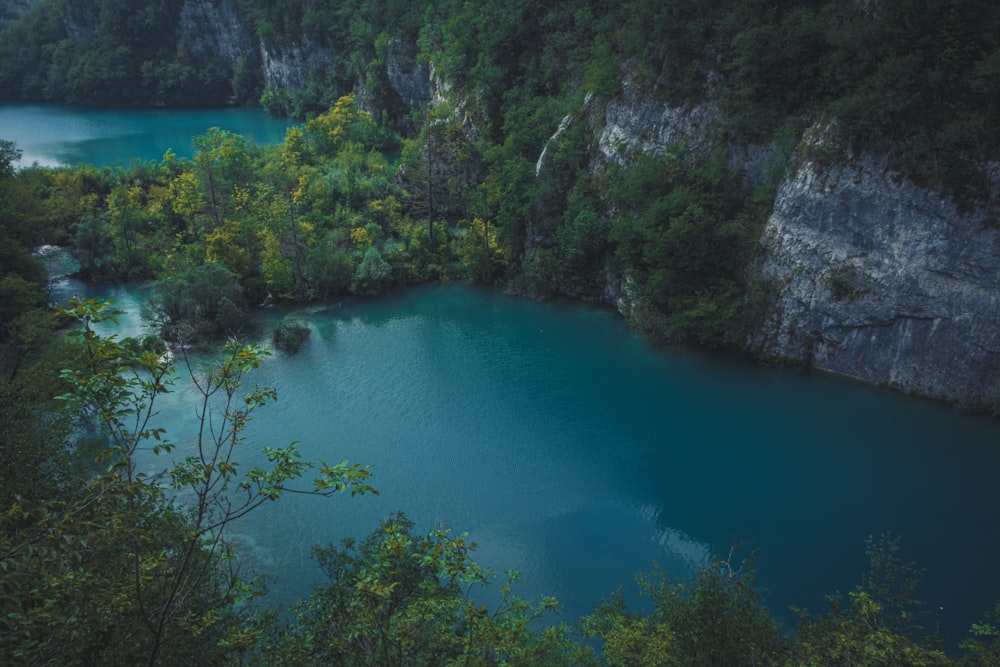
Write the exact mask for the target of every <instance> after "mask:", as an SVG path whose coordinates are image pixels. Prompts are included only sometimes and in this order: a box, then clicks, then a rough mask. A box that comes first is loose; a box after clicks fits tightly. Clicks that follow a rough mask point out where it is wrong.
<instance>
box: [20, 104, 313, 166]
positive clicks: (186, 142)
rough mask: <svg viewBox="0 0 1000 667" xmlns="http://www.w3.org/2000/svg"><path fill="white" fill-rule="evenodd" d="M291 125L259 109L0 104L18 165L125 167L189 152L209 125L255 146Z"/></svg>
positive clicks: (278, 137) (271, 141) (274, 140)
mask: <svg viewBox="0 0 1000 667" xmlns="http://www.w3.org/2000/svg"><path fill="white" fill-rule="evenodd" d="M293 124H294V123H293V121H290V120H288V119H283V118H282V119H278V118H271V117H269V116H268V115H267V114H266V113H264V112H263V111H261V110H260V109H182V110H168V109H141V110H132V109H127V110H119V109H112V110H108V109H84V108H79V107H72V106H66V105H60V104H0V139H5V140H7V141H13V142H14V143H16V144H17V147H18V148H20V149H21V150H22V151H23V153H24V154H23V156H22V158H21V163H20V166H22V167H28V166H31V165H32V164H36V163H37V164H38V165H40V166H43V167H54V166H60V165H73V164H80V163H87V164H93V165H97V166H99V167H104V166H126V165H128V164H129V163H130V162H131V161H133V160H139V161H149V160H160V159H162V158H163V155H164V153H166V152H167V150H172V151H173V152H174V153H176V154H177V156H178V157H182V158H190V157H191V156H192V154H193V149H192V144H191V138H192V137H194V136H197V135H199V134H204V133H205V132H206V131H207V130H208V129H209V128H211V127H220V128H222V129H223V130H228V131H230V132H233V133H236V134H241V135H243V136H245V137H247V138H248V139H251V140H253V141H255V142H256V143H260V144H275V143H279V142H281V141H283V140H284V138H285V132H286V130H287V129H288V128H289V127H290V126H292V125H293Z"/></svg>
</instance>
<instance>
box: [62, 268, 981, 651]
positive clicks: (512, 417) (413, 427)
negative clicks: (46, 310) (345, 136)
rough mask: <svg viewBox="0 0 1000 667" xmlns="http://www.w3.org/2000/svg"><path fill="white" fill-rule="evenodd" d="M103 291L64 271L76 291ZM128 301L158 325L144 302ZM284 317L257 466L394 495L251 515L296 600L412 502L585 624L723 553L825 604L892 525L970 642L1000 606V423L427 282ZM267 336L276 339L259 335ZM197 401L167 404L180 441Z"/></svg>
mask: <svg viewBox="0 0 1000 667" xmlns="http://www.w3.org/2000/svg"><path fill="white" fill-rule="evenodd" d="M87 289H88V288H86V287H84V286H82V285H79V284H73V283H68V282H64V283H61V286H60V287H59V288H58V290H57V296H58V295H59V294H67V293H71V292H80V291H86V290H87ZM93 289H97V290H98V291H100V292H103V293H105V294H109V295H111V296H114V297H116V298H117V299H118V300H119V304H120V305H123V306H125V307H126V308H127V309H128V310H129V311H130V314H129V315H128V316H127V317H126V318H125V319H124V320H123V326H124V327H125V328H126V329H129V330H131V331H133V332H134V331H137V330H139V329H141V327H142V325H143V320H142V317H141V311H140V309H139V308H138V305H139V303H140V301H141V295H140V293H138V292H136V291H134V290H131V289H126V288H121V287H117V288H111V289H110V290H109V289H108V288H93ZM285 316H295V317H300V318H303V319H304V320H305V321H307V322H308V324H309V326H310V328H311V330H312V336H311V338H310V340H309V342H308V344H307V346H306V347H305V348H304V349H303V351H302V352H301V353H300V354H299V355H297V356H293V357H287V356H281V355H276V356H274V357H272V358H270V359H269V360H268V361H267V362H266V363H265V364H264V366H263V367H262V368H261V369H260V371H259V372H258V374H257V376H256V378H255V381H257V382H259V383H262V384H266V385H271V386H274V387H275V388H276V389H277V391H278V395H279V400H278V402H277V403H276V404H274V405H271V406H268V407H267V408H265V409H264V411H263V412H262V413H260V415H259V416H258V418H257V420H256V421H255V423H254V426H253V434H252V438H251V442H250V443H248V446H247V449H246V452H247V459H246V461H245V465H247V466H249V465H251V464H252V463H254V462H256V460H257V458H256V457H257V455H256V454H253V452H254V451H257V450H259V449H260V447H262V446H263V445H265V444H268V445H280V444H286V443H288V442H290V441H291V440H299V441H301V443H302V444H301V447H302V451H303V454H304V456H305V457H306V458H309V459H325V460H328V461H330V462H339V461H341V460H343V459H345V458H346V459H350V460H351V461H354V462H362V463H368V464H371V465H373V466H374V473H375V474H374V485H375V486H376V487H377V488H378V489H379V491H380V492H381V494H380V495H379V496H366V497H360V498H354V499H351V498H349V497H336V498H333V499H309V498H299V497H288V498H286V499H283V500H282V501H281V502H280V503H278V504H275V505H273V506H271V507H269V508H267V510H265V511H263V512H261V513H260V514H257V515H254V516H252V517H249V518H248V519H247V520H246V521H245V522H244V523H242V524H241V525H240V526H239V527H237V529H236V533H237V534H238V537H239V540H240V543H241V544H243V545H245V546H246V548H247V552H248V553H249V554H251V556H252V557H253V559H254V560H253V562H255V563H256V564H257V565H259V566H262V567H265V568H267V569H269V570H270V571H272V572H275V573H278V574H279V575H280V577H281V579H280V581H279V583H278V584H277V585H276V586H275V587H274V591H275V595H276V596H277V597H278V598H279V599H286V600H288V599H294V598H296V597H299V596H301V595H303V594H305V593H307V592H308V590H309V586H310V584H311V583H312V582H314V581H316V579H317V577H318V576H319V573H318V571H317V570H316V568H315V567H314V566H313V565H312V564H311V562H310V561H309V557H308V552H309V547H310V546H311V545H313V544H316V543H329V542H332V541H337V540H339V539H340V538H341V537H342V536H345V535H363V534H366V533H367V532H369V531H371V530H372V529H374V528H375V527H376V526H377V524H378V522H379V521H380V520H381V519H383V518H384V517H386V516H387V515H389V514H390V513H391V512H392V511H394V510H396V509H403V510H405V511H406V512H407V513H408V514H409V515H410V517H411V518H412V519H414V520H415V521H416V523H417V524H418V526H419V527H421V528H429V527H432V526H446V527H451V528H453V529H454V530H456V531H468V532H469V534H470V537H471V539H473V540H475V541H476V542H478V544H479V549H478V552H477V553H478V560H479V561H480V562H481V563H482V564H485V565H487V566H489V567H491V568H493V569H494V570H496V571H499V572H502V571H504V570H507V569H515V570H520V571H521V572H522V573H523V574H524V578H523V581H522V583H521V585H520V587H519V588H518V589H517V590H519V592H520V593H521V594H522V595H525V596H527V597H532V598H534V597H537V596H538V595H542V594H548V595H554V596H556V597H557V598H558V599H559V600H560V601H561V602H562V603H563V604H564V605H565V615H566V617H567V618H570V619H572V618H575V617H577V616H579V615H582V614H585V613H587V612H588V611H590V609H591V608H592V606H593V605H594V604H596V603H598V602H599V601H600V600H601V599H602V598H603V597H605V596H607V595H608V594H610V593H611V592H612V591H614V590H616V589H618V588H620V587H621V588H624V589H625V590H626V592H628V593H629V595H630V596H631V599H633V600H634V599H635V597H634V590H635V587H634V584H633V575H634V574H635V573H637V572H648V571H649V570H650V569H651V567H652V564H653V562H658V563H660V564H661V565H662V566H663V567H664V568H665V569H666V570H667V571H668V572H670V573H673V574H677V575H678V576H683V575H685V574H687V573H689V572H690V571H691V570H692V568H694V567H697V566H699V565H701V564H704V563H705V562H706V561H707V559H708V558H709V557H710V555H718V556H722V557H725V556H726V555H727V554H729V553H730V550H731V549H733V550H734V553H735V554H736V557H737V558H742V557H745V556H747V555H749V554H750V553H751V552H752V551H756V552H757V566H758V570H759V574H760V580H761V584H762V586H764V587H765V588H766V589H767V590H768V594H767V595H768V598H767V599H768V602H769V604H770V605H771V606H772V607H773V608H774V609H775V610H776V611H777V612H778V613H779V614H781V615H783V616H784V617H786V618H789V617H790V616H791V615H790V614H788V613H787V612H786V611H785V610H786V609H787V606H788V605H789V604H793V603H794V604H798V605H801V606H805V607H808V608H810V609H821V608H822V607H823V596H824V595H826V594H828V593H833V592H836V591H838V590H839V591H843V592H845V593H846V592H847V591H849V590H851V589H852V588H853V587H854V586H855V584H856V583H857V582H858V581H859V579H860V576H861V574H862V571H863V569H864V565H865V559H864V554H863V546H864V541H865V538H866V536H868V535H869V534H872V533H879V532H882V531H886V530H892V531H895V532H896V533H898V534H900V535H902V536H903V546H904V556H905V557H906V558H907V559H911V560H915V561H917V562H918V563H919V564H920V565H921V566H923V567H925V568H927V569H928V574H927V577H926V580H925V585H924V586H923V588H922V595H923V598H924V599H925V600H926V601H927V602H928V606H929V608H931V609H933V610H936V612H937V616H938V620H939V621H940V622H942V623H944V625H945V627H946V628H947V633H948V638H949V639H950V640H951V641H953V642H954V641H957V640H958V639H960V637H961V636H962V635H963V634H964V633H965V631H966V630H967V628H968V626H969V624H970V623H971V622H972V621H974V620H976V619H977V618H978V617H979V616H980V615H981V613H982V612H983V611H985V610H986V609H987V608H989V607H990V606H991V605H992V603H993V601H994V599H995V598H997V597H1000V571H998V569H997V568H996V563H997V562H998V556H1000V538H998V535H997V532H996V530H995V522H994V517H995V516H997V511H998V509H1000V497H998V495H997V493H996V483H995V480H996V471H997V470H1000V447H998V446H997V443H998V436H1000V425H998V424H997V422H995V421H993V420H991V419H987V418H981V417H977V416H972V415H967V414H962V413H960V412H958V411H956V410H953V409H951V408H948V407H946V406H943V405H939V404H936V403H931V402H927V401H922V400H917V399H912V398H907V397H904V396H900V395H896V394H894V393H891V392H886V391H881V390H878V389H875V388H871V387H867V386H863V385H858V384H855V383H852V382H847V381H841V380H838V379H835V378H831V377H828V376H824V375H819V374H810V373H802V372H795V371H790V370H788V369H775V368H765V367H761V366H759V365H756V364H754V363H750V362H748V361H746V360H744V359H738V358H729V357H725V356H719V355H709V354H703V353H699V352H697V351H692V350H690V349H686V348H682V347H671V348H665V349H657V348H654V347H651V346H649V345H647V344H646V343H645V342H644V341H643V340H642V339H640V338H638V337H637V336H636V335H634V334H633V333H631V332H630V331H629V330H628V329H627V328H626V327H625V326H624V324H623V323H622V322H621V319H620V318H619V317H618V316H617V315H616V314H615V313H613V312H610V311H607V310H604V309H595V308H588V307H584V306H580V305H575V304H564V303H546V304H540V303H535V302H531V301H523V300H517V299H513V298H509V297H506V296H504V295H502V294H498V293H496V292H492V291H488V290H484V289H476V288H470V287H465V286H454V285H445V286H433V287H424V288H419V289H414V290H407V291H404V292H400V293H398V294H394V295H390V296H387V297H385V298H381V299H377V300H372V301H366V302H357V303H350V304H345V305H343V306H330V307H323V308H313V309H308V310H303V311H294V312H293V311H282V310H280V309H268V310H262V311H259V312H258V315H257V319H258V322H259V324H260V327H261V329H260V331H262V332H266V331H267V330H268V329H269V327H270V326H272V325H273V324H274V323H275V322H276V321H277V320H279V319H280V318H282V317H285ZM260 336H261V337H262V339H263V338H264V336H265V334H263V333H262V334H260ZM193 398H194V396H193V394H192V392H191V391H190V390H189V389H184V388H183V387H179V389H178V391H177V392H176V393H175V394H172V395H171V396H170V397H169V398H168V400H167V401H164V403H163V404H161V409H162V419H163V420H164V423H165V424H166V425H167V426H168V428H169V429H170V431H171V433H173V434H174V438H175V440H176V441H177V442H179V443H180V445H181V449H183V446H184V444H185V442H186V441H187V440H188V439H189V434H188V433H189V430H190V428H191V422H192V413H193Z"/></svg>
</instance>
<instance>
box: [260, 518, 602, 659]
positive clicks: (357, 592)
mask: <svg viewBox="0 0 1000 667" xmlns="http://www.w3.org/2000/svg"><path fill="white" fill-rule="evenodd" d="M474 549H475V544H474V543H471V542H469V541H468V538H467V536H466V535H459V536H455V535H452V534H451V533H449V532H447V531H443V530H432V531H430V532H428V533H427V534H426V535H418V534H415V533H414V531H413V522H412V521H410V520H409V519H407V518H406V516H405V515H403V514H395V515H393V516H391V517H389V518H388V519H387V520H386V521H384V522H383V523H382V525H381V527H380V528H378V529H377V530H376V531H374V532H373V533H372V534H371V535H369V536H368V537H367V538H365V539H364V540H363V541H361V542H360V543H358V542H356V541H355V540H353V539H346V540H344V541H343V543H342V544H341V546H340V547H335V546H333V545H330V546H326V547H322V548H317V549H315V550H314V556H315V558H316V560H317V562H318V563H319V565H320V567H321V568H322V570H323V571H324V573H325V574H326V576H327V577H328V582H327V583H325V584H323V585H321V586H318V587H316V589H315V591H314V592H313V594H312V595H311V596H310V597H309V598H307V599H306V600H304V601H303V602H302V603H301V604H300V605H299V606H298V607H297V608H296V614H295V618H294V619H293V620H292V621H291V622H290V623H289V624H288V625H287V626H286V627H283V628H278V629H277V632H275V633H274V634H272V635H271V637H270V641H269V642H268V643H267V644H266V645H265V656H266V657H268V658H269V659H270V660H271V661H272V662H277V663H281V664H302V663H305V662H312V663H318V664H336V665H427V666H432V665H433V666H437V665H459V664H461V665H489V664H506V665H525V666H527V665H573V664H588V663H589V660H590V652H589V650H587V649H584V648H581V647H579V646H577V645H575V643H574V642H573V641H572V640H571V639H570V638H569V635H568V628H566V627H565V626H555V627H550V628H547V629H544V630H538V629H536V626H535V625H534V624H535V622H536V621H537V620H538V619H540V618H541V617H542V616H544V615H546V614H549V613H551V612H552V611H554V609H555V606H556V604H555V601H554V600H552V599H543V600H542V602H541V603H540V604H539V605H537V606H536V605H530V604H528V603H525V602H523V601H521V600H519V599H517V598H516V597H514V596H513V595H512V592H511V584H512V583H513V581H512V580H511V581H508V582H507V583H506V584H505V585H504V587H503V589H502V601H501V603H500V606H499V608H497V609H496V610H495V611H493V612H492V613H491V612H490V611H489V610H488V609H487V608H486V607H484V606H482V605H479V604H477V603H476V602H474V601H473V599H472V591H473V589H475V588H476V587H480V586H483V585H485V584H486V583H487V581H488V579H489V577H488V575H487V573H486V572H484V571H483V570H482V569H481V568H479V567H478V566H477V565H476V563H475V562H474V561H473V560H472V557H471V553H472V551H473V550H474Z"/></svg>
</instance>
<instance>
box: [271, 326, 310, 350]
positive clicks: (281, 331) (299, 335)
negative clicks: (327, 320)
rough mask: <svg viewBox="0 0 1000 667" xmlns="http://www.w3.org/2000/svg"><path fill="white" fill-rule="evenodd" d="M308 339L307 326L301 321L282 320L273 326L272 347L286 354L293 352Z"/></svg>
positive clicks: (300, 347) (299, 348)
mask: <svg viewBox="0 0 1000 667" xmlns="http://www.w3.org/2000/svg"><path fill="white" fill-rule="evenodd" d="M308 339H309V327H307V326H306V325H305V324H303V323H302V322H296V321H293V320H282V321H281V322H278V325H277V326H276V327H274V334H273V335H272V336H271V340H272V341H273V342H274V347H275V348H277V349H279V350H281V351H282V352H284V353H286V354H295V353H297V352H298V351H299V350H301V349H302V346H303V345H305V343H306V341H307V340H308Z"/></svg>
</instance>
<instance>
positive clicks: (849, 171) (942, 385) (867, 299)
mask: <svg viewBox="0 0 1000 667" xmlns="http://www.w3.org/2000/svg"><path fill="white" fill-rule="evenodd" d="M984 219H985V216H984V215H983V214H982V213H968V214H962V213H960V212H959V211H958V210H957V209H956V207H955V205H954V204H953V203H952V201H951V200H950V199H949V198H948V197H946V196H943V195H941V194H939V193H934V192H930V191H927V190H925V189H922V188H919V187H917V186H916V185H914V184H913V183H911V182H908V181H907V180H905V179H903V178H902V177H900V176H899V175H898V174H894V173H892V172H888V171H886V170H885V169H884V167H883V165H881V164H880V163H879V162H878V161H877V160H875V159H873V158H870V157H867V158H862V159H859V160H855V161H854V164H853V165H851V166H842V167H832V168H831V167H824V168H821V167H820V166H818V165H817V164H815V163H814V162H809V161H806V162H804V163H802V164H801V165H799V166H798V168H797V169H795V171H794V173H791V174H790V175H789V176H788V177H787V178H786V179H785V180H784V182H783V183H782V184H781V186H780V188H779V191H778V195H777V199H776V201H775V206H774V212H773V214H772V215H771V217H770V219H769V221H768V223H767V225H766V228H765V230H764V233H763V236H762V239H761V246H762V249H763V252H764V260H763V263H762V265H761V267H760V268H761V275H762V277H763V279H764V281H765V282H766V283H768V284H770V286H771V289H772V290H773V294H772V297H773V302H772V304H773V310H771V311H770V312H771V314H770V317H769V318H768V320H767V322H766V323H765V325H764V326H763V327H762V329H761V330H760V331H759V332H758V334H757V335H756V336H755V338H754V340H753V343H752V347H753V349H754V350H755V351H756V352H758V353H760V354H762V355H764V356H766V357H773V358H781V359H790V360H794V361H798V362H805V363H808V364H810V365H813V366H815V367H817V368H820V369H824V370H827V371H832V372H834V373H839V374H844V375H848V376H852V377H856V378H859V379H862V380H865V381H867V382H872V383H876V384H885V385H889V386H892V387H896V388H898V389H901V390H903V391H906V392H912V393H915V394H920V395H924V396H929V397H933V398H940V399H946V400H952V401H959V402H963V403H967V404H970V405H975V406H979V407H987V406H993V405H996V404H997V403H998V402H1000V229H997V228H996V227H992V226H988V225H985V224H984V222H983V221H984Z"/></svg>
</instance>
